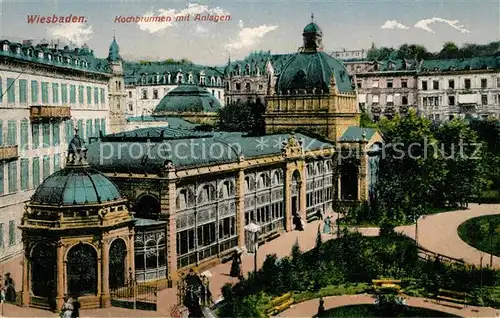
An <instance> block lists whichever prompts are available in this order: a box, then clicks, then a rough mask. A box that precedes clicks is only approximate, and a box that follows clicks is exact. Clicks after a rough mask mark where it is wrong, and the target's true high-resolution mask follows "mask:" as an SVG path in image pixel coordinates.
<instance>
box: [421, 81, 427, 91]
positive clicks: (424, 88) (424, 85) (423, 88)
mask: <svg viewBox="0 0 500 318" xmlns="http://www.w3.org/2000/svg"><path fill="white" fill-rule="evenodd" d="M422 90H423V91H426V90H427V81H422Z"/></svg>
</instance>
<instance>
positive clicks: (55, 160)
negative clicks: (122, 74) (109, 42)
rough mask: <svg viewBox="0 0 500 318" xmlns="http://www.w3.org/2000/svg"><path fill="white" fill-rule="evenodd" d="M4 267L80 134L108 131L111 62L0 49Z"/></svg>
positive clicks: (0, 250)
mask: <svg viewBox="0 0 500 318" xmlns="http://www.w3.org/2000/svg"><path fill="white" fill-rule="evenodd" d="M0 60H1V64H0V88H1V89H0V91H1V98H0V109H1V111H2V118H0V262H3V261H5V260H8V259H10V258H11V257H13V256H15V255H16V254H18V253H19V252H20V251H21V249H22V243H21V235H20V232H19V230H18V226H19V224H20V221H21V217H22V214H23V209H24V204H25V203H26V201H27V200H29V198H30V197H31V195H32V194H33V190H34V189H36V187H38V186H39V185H40V184H41V182H42V181H43V180H44V179H45V178H46V177H48V176H49V175H50V174H51V173H53V172H54V171H57V170H59V169H60V168H61V166H62V163H64V160H65V153H66V151H65V150H66V147H67V144H68V141H69V140H70V139H71V138H72V137H73V134H74V127H77V128H78V129H79V131H80V133H81V135H82V136H83V137H84V138H89V137H97V136H99V131H100V130H101V131H102V132H103V133H106V131H108V130H109V120H108V118H109V100H108V83H109V79H110V78H111V73H110V70H109V68H108V64H107V62H106V60H101V59H98V58H96V57H95V56H94V54H93V51H91V50H89V49H88V48H87V47H82V48H74V49H70V48H69V47H63V48H57V47H49V46H48V45H47V44H40V45H37V46H33V45H31V44H26V45H23V44H21V43H11V42H9V41H1V42H0Z"/></svg>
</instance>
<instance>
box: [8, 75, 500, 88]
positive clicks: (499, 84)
mask: <svg viewBox="0 0 500 318" xmlns="http://www.w3.org/2000/svg"><path fill="white" fill-rule="evenodd" d="M1 84H2V83H1V82H0V87H2V85H1ZM497 88H500V77H497Z"/></svg>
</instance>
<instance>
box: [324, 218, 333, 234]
mask: <svg viewBox="0 0 500 318" xmlns="http://www.w3.org/2000/svg"><path fill="white" fill-rule="evenodd" d="M324 223H325V225H324V226H323V233H325V234H331V233H332V229H331V220H330V217H329V216H328V217H327V218H326V219H325V221H324Z"/></svg>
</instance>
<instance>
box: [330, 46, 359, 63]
mask: <svg viewBox="0 0 500 318" xmlns="http://www.w3.org/2000/svg"><path fill="white" fill-rule="evenodd" d="M366 52H367V51H365V50H364V49H361V50H346V49H342V50H340V51H333V52H330V55H331V56H333V57H334V58H336V59H339V60H342V61H348V60H364V59H366Z"/></svg>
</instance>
